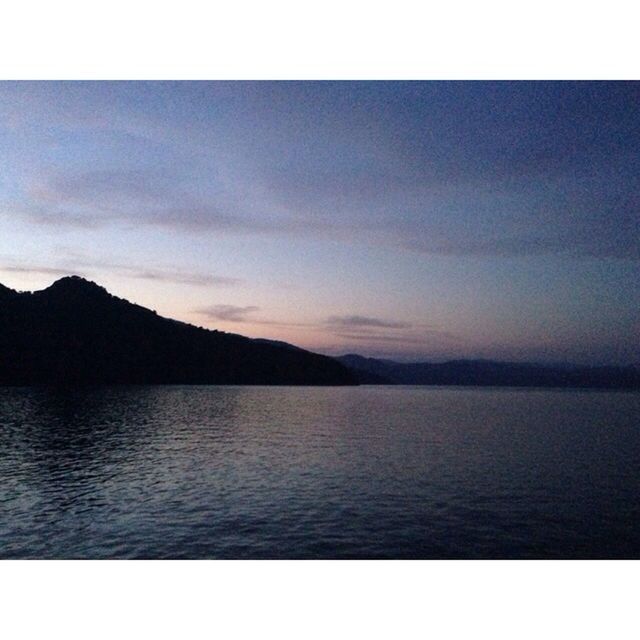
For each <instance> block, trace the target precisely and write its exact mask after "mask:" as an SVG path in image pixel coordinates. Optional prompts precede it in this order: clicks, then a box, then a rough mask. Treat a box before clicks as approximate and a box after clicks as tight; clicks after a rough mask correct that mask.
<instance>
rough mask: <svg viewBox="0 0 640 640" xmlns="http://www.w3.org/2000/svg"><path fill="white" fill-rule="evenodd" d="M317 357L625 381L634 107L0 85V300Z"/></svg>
mask: <svg viewBox="0 0 640 640" xmlns="http://www.w3.org/2000/svg"><path fill="white" fill-rule="evenodd" d="M70 274H78V275H82V276H84V277H87V278H89V279H91V280H94V281H96V282H98V283H99V284H101V285H103V286H105V287H106V288H107V289H108V290H109V291H110V292H111V293H113V294H115V295H118V296H120V297H123V298H127V299H129V300H131V301H133V302H136V303H138V304H142V305H144V306H147V307H150V308H152V309H155V310H156V311H157V312H158V313H160V314H162V315H165V316H168V317H172V318H177V319H180V320H184V321H186V322H190V323H193V324H196V325H198V326H204V327H208V328H216V329H219V330H223V331H229V332H234V333H241V334H243V335H247V336H251V337H265V338H271V339H276V340H285V341H287V342H292V343H294V344H297V345H299V346H302V347H305V348H308V349H312V350H315V351H318V352H321V353H327V354H330V355H339V354H344V353H359V354H362V355H366V356H372V357H384V358H393V359H397V360H403V361H407V360H443V359H449V358H492V359H500V360H513V361H523V360H527V361H536V362H575V363H585V364H626V363H640V83H629V82H627V83H618V82H595V83H587V82H576V83H573V82H335V83H330V82H236V83H234V82H23V83H17V82H0V282H1V283H3V284H5V285H6V286H10V287H12V288H14V289H20V290H35V289H42V288H44V287H47V286H48V285H49V284H51V283H52V282H53V281H54V280H56V279H58V278H59V277H62V276H64V275H70Z"/></svg>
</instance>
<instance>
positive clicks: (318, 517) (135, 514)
mask: <svg viewBox="0 0 640 640" xmlns="http://www.w3.org/2000/svg"><path fill="white" fill-rule="evenodd" d="M639 463H640V394H638V393H621V392H620V393H609V392H597V391H577V390H538V389H505V388H461V387H455V388H454V387H400V386H397V387H392V386H388V387H385V386H380V387H375V386H363V387H334V388H320V387H212V386H202V387H186V386H185V387H170V386H164V387H163V386H157V387H104V388H86V389H76V390H54V389H45V388H42V389H35V388H0V482H1V484H0V516H1V517H0V557H2V558H640V526H639V524H640V473H639V468H640V465H639Z"/></svg>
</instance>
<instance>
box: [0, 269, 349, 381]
mask: <svg viewBox="0 0 640 640" xmlns="http://www.w3.org/2000/svg"><path fill="white" fill-rule="evenodd" d="M83 383H90V384H103V383H107V384H273V385H287V384H291V385H350V384H356V380H355V378H354V376H353V374H352V373H351V372H350V371H349V370H348V369H347V368H346V367H344V366H343V365H341V364H340V363H338V362H337V361H336V360H334V359H332V358H329V357H327V356H323V355H320V354H316V353H312V352H310V351H305V350H303V349H297V350H292V349H286V348H284V347H282V346H278V345H274V344H266V343H259V342H256V341H254V340H252V339H251V338H247V337H244V336H240V335H237V334H231V333H225V332H221V331H217V330H210V329H204V328H202V327H196V326H194V325H191V324H188V323H184V322H180V321H177V320H172V319H170V318H164V317H162V316H160V315H158V314H157V313H156V312H155V311H153V310H151V309H147V308H146V307H142V306H140V305H136V304H134V303H131V302H129V301H127V300H125V299H123V298H118V297H116V296H113V295H112V294H110V293H109V292H108V291H107V290H106V289H105V288H104V287H102V286H100V285H98V284H96V283H95V282H91V281H89V280H85V279H84V278H81V277H79V276H67V277H64V278H61V279H59V280H56V281H55V282H54V283H52V284H51V285H50V286H49V287H46V288H45V289H42V290H39V291H33V292H18V291H15V290H13V289H9V288H8V287H5V286H3V285H0V385H12V386H16V385H33V384H45V385H46V384H83Z"/></svg>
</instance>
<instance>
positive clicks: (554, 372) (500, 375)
mask: <svg viewBox="0 0 640 640" xmlns="http://www.w3.org/2000/svg"><path fill="white" fill-rule="evenodd" d="M337 360H338V361H339V362H341V363H342V364H344V365H345V366H347V367H349V368H350V369H351V370H352V371H353V372H354V373H355V375H356V377H357V378H358V381H359V382H360V383H362V384H385V383H386V384H415V385H468V386H471V385H473V386H507V387H584V388H600V389H640V369H638V368H637V367H633V366H629V367H578V366H571V365H562V366H561V365H556V366H550V365H540V364H531V363H515V362H494V361H491V360H451V361H449V362H442V363H432V362H412V363H402V362H394V361H392V360H378V359H375V358H365V357H363V356H359V355H355V354H349V355H345V356H341V357H339V358H337ZM376 379H377V381H376Z"/></svg>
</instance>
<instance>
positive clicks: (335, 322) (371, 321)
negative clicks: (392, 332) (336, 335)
mask: <svg viewBox="0 0 640 640" xmlns="http://www.w3.org/2000/svg"><path fill="white" fill-rule="evenodd" d="M327 324H328V325H329V326H332V327H341V328H345V327H375V328H381V329H408V328H409V327H411V325H410V324H407V323H406V322H393V321H390V320H382V319H380V318H373V317H370V316H358V315H352V316H349V315H347V316H331V317H330V318H328V319H327Z"/></svg>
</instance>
